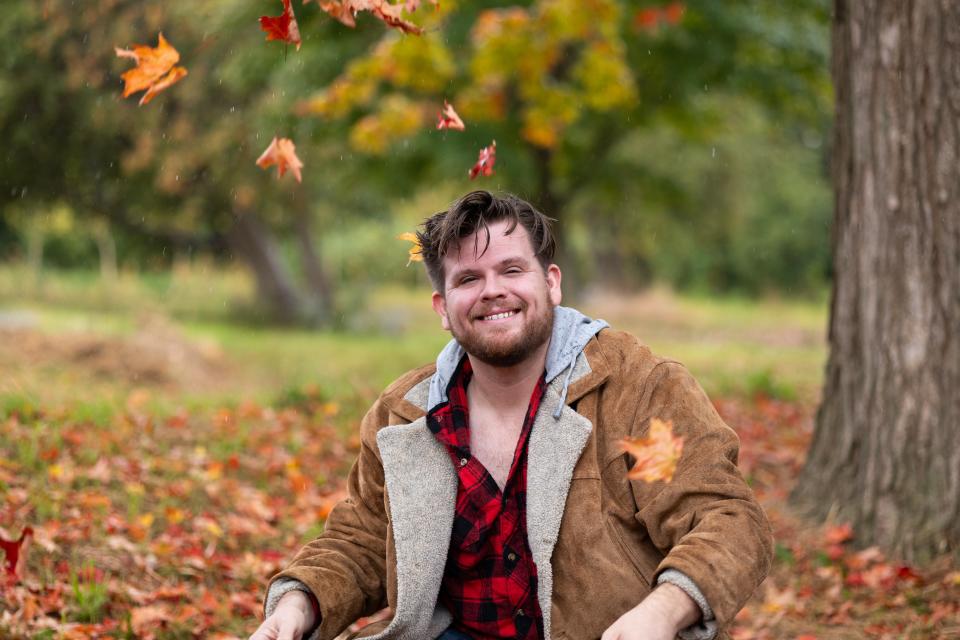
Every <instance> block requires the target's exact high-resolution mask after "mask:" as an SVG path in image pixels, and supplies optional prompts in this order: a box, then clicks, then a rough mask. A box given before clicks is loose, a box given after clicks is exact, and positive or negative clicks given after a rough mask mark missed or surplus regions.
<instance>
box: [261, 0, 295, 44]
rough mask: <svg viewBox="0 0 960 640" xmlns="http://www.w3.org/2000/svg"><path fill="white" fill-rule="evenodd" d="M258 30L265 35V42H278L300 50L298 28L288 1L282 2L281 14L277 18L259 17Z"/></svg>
mask: <svg viewBox="0 0 960 640" xmlns="http://www.w3.org/2000/svg"><path fill="white" fill-rule="evenodd" d="M260 28H261V29H263V30H264V31H265V32H266V33H267V40H268V41H269V40H279V41H281V42H286V43H287V44H295V45H297V50H298V51H299V50H300V28H299V27H298V26H297V17H296V16H295V15H293V6H291V4H290V0H283V13H282V14H280V15H279V16H275V17H274V16H260Z"/></svg>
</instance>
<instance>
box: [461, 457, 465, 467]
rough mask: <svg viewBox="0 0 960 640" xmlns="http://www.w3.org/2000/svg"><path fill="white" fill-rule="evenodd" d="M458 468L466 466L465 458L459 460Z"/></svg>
mask: <svg viewBox="0 0 960 640" xmlns="http://www.w3.org/2000/svg"><path fill="white" fill-rule="evenodd" d="M460 466H461V467H465V466H467V459H466V458H460Z"/></svg>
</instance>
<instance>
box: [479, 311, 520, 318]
mask: <svg viewBox="0 0 960 640" xmlns="http://www.w3.org/2000/svg"><path fill="white" fill-rule="evenodd" d="M514 313H516V312H514V311H504V312H503V313H495V314H493V315H492V316H484V317H483V319H484V320H503V319H504V318H509V317H510V316H512V315H513V314H514Z"/></svg>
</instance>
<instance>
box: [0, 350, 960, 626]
mask: <svg viewBox="0 0 960 640" xmlns="http://www.w3.org/2000/svg"><path fill="white" fill-rule="evenodd" d="M71 353H72V352H71ZM369 400H370V398H366V397H357V398H352V399H343V398H339V399H335V398H330V397H328V396H327V395H326V394H325V393H324V392H323V390H322V389H317V388H311V387H306V388H303V389H301V390H300V391H299V392H295V393H288V394H286V395H285V396H284V398H283V399H282V400H278V401H277V402H276V403H273V404H272V406H261V405H257V404H254V403H252V402H245V403H241V404H238V405H234V406H225V407H222V408H220V409H218V410H212V411H195V412H193V413H188V412H187V411H184V410H181V411H172V412H167V413H163V412H157V411H155V410H153V409H151V408H150V406H151V403H150V391H148V390H146V389H141V390H135V391H133V392H132V393H130V394H129V396H128V398H127V401H126V403H125V406H123V407H121V408H119V409H118V410H117V411H116V412H115V413H114V414H113V415H111V416H109V417H104V416H96V417H88V416H84V415H78V414H76V413H75V412H71V411H70V410H67V409H58V410H45V409H44V408H43V407H34V406H30V405H29V404H21V405H16V406H7V407H6V408H5V409H4V413H3V414H2V417H0V527H2V529H3V531H0V537H2V538H3V539H5V540H8V541H9V540H18V539H19V538H20V536H21V533H22V532H23V531H24V530H25V528H27V527H29V528H30V529H31V530H32V535H29V536H27V537H26V539H25V542H24V543H23V544H22V545H20V546H18V545H16V544H15V543H14V544H5V545H4V547H5V551H6V556H5V557H0V561H3V562H5V563H7V565H9V566H6V567H5V569H6V570H5V571H3V572H2V573H3V580H2V586H0V637H3V638H11V639H20V638H147V639H149V638H155V639H168V638H200V637H203V638H246V637H247V636H248V635H249V634H250V633H251V632H252V631H253V630H254V629H255V628H256V626H257V624H258V617H259V615H260V601H261V597H262V594H263V589H264V585H265V581H266V579H267V578H268V577H269V576H270V575H271V574H272V573H273V572H275V571H276V570H278V569H279V568H280V567H281V566H282V565H283V564H284V563H285V562H286V560H287V559H288V558H289V557H291V556H292V554H293V553H294V552H295V551H296V549H297V548H299V546H300V545H301V544H302V542H304V541H305V540H307V539H309V538H310V537H312V536H313V535H315V534H317V533H318V532H319V531H321V529H322V523H323V521H324V519H325V517H326V516H327V514H328V513H329V511H330V508H331V506H332V505H333V504H334V503H335V502H336V500H337V499H339V498H340V497H341V495H342V492H343V487H344V477H345V475H346V471H347V469H348V468H349V465H350V462H351V461H352V459H353V458H354V456H355V455H356V452H357V448H358V445H359V441H358V439H357V437H356V424H357V420H356V415H357V412H358V411H359V410H360V409H361V408H362V406H363V405H365V404H366V403H367V402H369ZM345 405H350V406H345ZM716 405H717V408H718V410H719V411H720V413H721V414H722V415H723V416H724V418H725V419H726V420H727V422H728V423H729V424H730V425H731V426H733V427H734V428H735V429H736V430H737V432H738V433H739V434H740V438H741V442H742V453H741V460H740V466H741V469H742V470H743V473H744V474H745V475H746V477H747V478H748V479H749V481H750V482H751V483H752V485H753V487H754V489H755V490H756V491H757V494H758V496H759V497H760V499H761V501H762V502H763V503H764V505H765V507H766V508H767V511H768V513H769V515H770V518H771V520H772V522H773V524H774V528H775V532H776V539H777V546H776V561H775V565H774V569H773V571H772V572H771V574H770V576H769V577H768V579H767V580H766V582H765V583H764V584H763V585H762V586H761V587H760V589H758V591H757V593H756V594H755V596H754V598H753V599H752V600H751V602H750V603H749V605H748V606H747V607H746V608H745V609H744V610H743V611H742V612H741V614H740V615H739V616H738V619H737V623H736V626H735V628H734V629H733V630H732V634H733V636H734V638H737V639H745V638H806V639H808V640H809V639H810V638H863V637H870V638H952V637H956V638H960V622H958V620H960V571H958V570H957V568H956V567H955V566H952V565H951V564H950V561H949V559H947V558H944V559H942V561H940V562H938V563H934V564H933V565H931V566H929V567H923V568H920V567H910V566H905V565H902V564H898V563H897V562H896V561H894V560H893V559H889V558H885V557H884V556H883V554H882V553H881V552H880V551H878V550H877V549H864V550H855V549H853V548H851V544H850V540H851V537H852V532H851V531H850V529H849V527H847V526H845V525H844V524H843V523H836V522H835V523H829V524H828V525H826V526H819V527H818V526H812V525H809V524H805V523H804V522H803V521H802V520H800V519H798V518H797V516H796V515H795V514H794V513H792V512H791V511H790V510H789V507H788V506H787V496H788V493H789V490H790V489H791V487H792V485H793V483H794V480H795V478H796V476H797V474H798V472H799V469H800V465H801V463H802V460H803V454H804V451H805V450H806V447H807V445H808V443H809V439H810V433H811V429H812V413H813V409H814V406H813V404H812V403H810V402H807V401H793V402H785V401H778V400H772V399H769V398H766V397H764V396H762V395H760V396H756V397H753V398H746V397H730V398H719V399H717V401H716ZM18 553H19V557H18V558H15V557H14V556H16V555H17V554H18Z"/></svg>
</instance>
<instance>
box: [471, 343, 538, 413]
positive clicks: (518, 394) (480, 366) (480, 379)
mask: <svg viewBox="0 0 960 640" xmlns="http://www.w3.org/2000/svg"><path fill="white" fill-rule="evenodd" d="M549 346H550V341H549V340H548V341H547V342H546V343H544V344H543V346H542V347H540V348H539V349H538V350H537V351H535V352H534V353H532V354H531V355H530V357H529V358H527V359H526V360H524V361H523V362H518V363H517V364H515V365H513V366H510V367H495V366H492V365H489V364H486V363H484V362H481V361H480V360H478V359H476V358H474V357H473V356H470V355H469V354H468V355H467V357H468V358H470V366H471V367H472V368H473V377H472V378H471V380H470V392H471V395H472V396H475V397H479V398H480V399H482V401H484V402H486V403H488V404H490V405H493V406H501V407H503V408H509V407H512V406H514V405H521V404H522V405H524V406H526V404H527V403H528V402H529V400H530V394H531V393H533V388H534V387H535V386H536V384H537V381H538V380H540V377H541V376H542V375H543V370H544V368H545V367H546V362H547V349H548V348H549Z"/></svg>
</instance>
